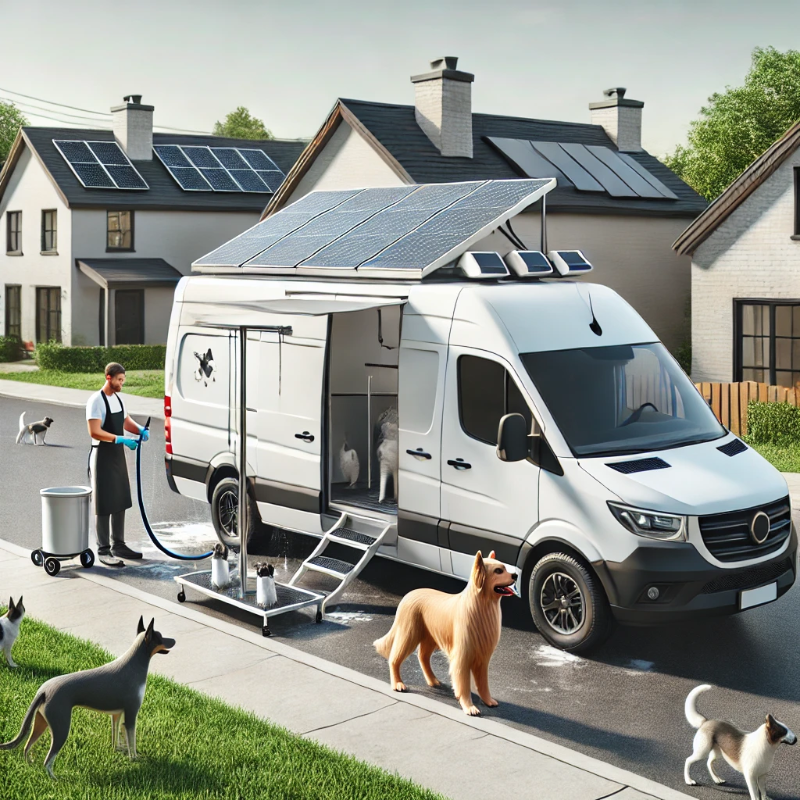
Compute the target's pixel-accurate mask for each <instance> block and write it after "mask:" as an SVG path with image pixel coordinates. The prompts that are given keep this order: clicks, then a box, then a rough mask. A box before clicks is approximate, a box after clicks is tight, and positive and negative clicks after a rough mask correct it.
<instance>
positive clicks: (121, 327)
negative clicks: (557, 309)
mask: <svg viewBox="0 0 800 800" xmlns="http://www.w3.org/2000/svg"><path fill="white" fill-rule="evenodd" d="M114 343H115V344H144V289H117V290H116V291H115V292H114Z"/></svg>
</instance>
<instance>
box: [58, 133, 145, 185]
mask: <svg viewBox="0 0 800 800" xmlns="http://www.w3.org/2000/svg"><path fill="white" fill-rule="evenodd" d="M53 144H54V145H55V146H56V148H57V149H58V151H59V152H60V153H61V155H62V156H63V157H64V160H65V161H66V162H67V164H69V166H70V169H72V171H73V172H74V173H75V176H76V177H77V178H78V180H79V181H80V182H81V183H82V184H83V186H84V187H86V188H87V189H148V188H149V187H148V185H147V183H146V182H145V180H144V178H143V177H142V176H141V175H140V174H139V171H138V170H137V169H136V168H135V167H134V166H133V164H131V162H130V161H129V160H128V157H127V156H126V155H125V153H123V152H122V148H121V147H120V146H119V145H118V144H117V143H116V142H87V141H82V140H72V139H53Z"/></svg>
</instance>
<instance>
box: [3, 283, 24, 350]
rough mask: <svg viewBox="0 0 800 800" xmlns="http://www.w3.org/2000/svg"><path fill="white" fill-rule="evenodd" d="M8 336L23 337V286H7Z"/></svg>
mask: <svg viewBox="0 0 800 800" xmlns="http://www.w3.org/2000/svg"><path fill="white" fill-rule="evenodd" d="M6 336H14V337H16V338H17V339H22V287H21V286H6Z"/></svg>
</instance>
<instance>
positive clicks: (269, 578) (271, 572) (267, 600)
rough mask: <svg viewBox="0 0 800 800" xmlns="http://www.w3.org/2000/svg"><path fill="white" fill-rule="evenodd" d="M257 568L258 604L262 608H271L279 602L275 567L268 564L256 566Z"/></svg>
mask: <svg viewBox="0 0 800 800" xmlns="http://www.w3.org/2000/svg"><path fill="white" fill-rule="evenodd" d="M255 568H256V604H257V605H259V606H261V608H269V607H270V606H274V605H275V603H277V602H278V590H277V589H276V588H275V567H273V566H272V564H267V563H266V562H263V563H259V564H256V565H255Z"/></svg>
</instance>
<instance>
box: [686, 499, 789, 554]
mask: <svg viewBox="0 0 800 800" xmlns="http://www.w3.org/2000/svg"><path fill="white" fill-rule="evenodd" d="M759 511H763V512H764V513H765V514H766V515H767V516H768V517H769V523H770V525H769V534H768V535H767V538H766V540H765V541H764V542H763V544H758V543H756V542H755V541H754V540H753V539H752V538H751V536H750V523H751V522H752V520H753V516H754V515H755V514H757V513H758V512H759ZM699 521H700V533H701V534H702V536H703V542H704V544H705V546H706V547H707V548H708V551H709V552H710V553H711V555H713V556H714V558H716V559H717V560H719V561H726V562H729V561H746V560H749V559H751V558H759V557H760V556H765V555H768V554H769V553H774V552H776V551H777V550H780V549H781V547H782V546H783V544H784V542H785V541H786V540H787V539H788V538H789V535H790V534H791V531H792V507H791V505H790V503H789V498H788V496H787V497H784V498H783V499H781V500H776V501H775V502H774V503H768V504H767V505H764V506H756V507H755V508H746V509H743V510H741V511H731V512H728V513H726V514H710V515H708V516H705V517H700V518H699Z"/></svg>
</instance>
